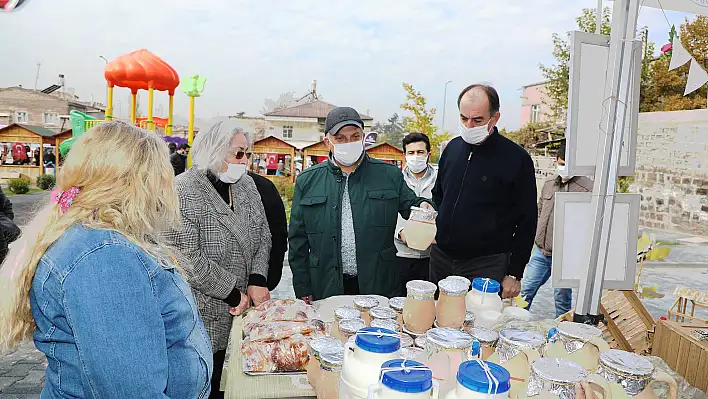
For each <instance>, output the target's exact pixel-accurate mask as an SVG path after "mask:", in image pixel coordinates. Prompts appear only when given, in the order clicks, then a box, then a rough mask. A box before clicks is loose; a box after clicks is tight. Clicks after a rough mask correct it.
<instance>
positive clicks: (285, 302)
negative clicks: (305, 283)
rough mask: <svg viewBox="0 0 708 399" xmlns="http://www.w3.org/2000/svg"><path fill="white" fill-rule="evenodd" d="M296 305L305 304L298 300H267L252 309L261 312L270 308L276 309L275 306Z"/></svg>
mask: <svg viewBox="0 0 708 399" xmlns="http://www.w3.org/2000/svg"><path fill="white" fill-rule="evenodd" d="M296 303H302V304H304V303H305V302H303V301H301V300H299V299H269V300H267V301H265V302H263V303H261V304H260V305H258V306H255V307H254V308H253V309H254V310H257V311H261V312H262V311H264V310H268V309H270V308H272V307H276V306H290V305H294V304H296Z"/></svg>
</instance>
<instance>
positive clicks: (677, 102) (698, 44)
mask: <svg viewBox="0 0 708 399" xmlns="http://www.w3.org/2000/svg"><path fill="white" fill-rule="evenodd" d="M679 38H680V39H681V44H682V45H683V47H684V48H685V49H686V51H688V52H689V54H691V55H692V56H693V58H695V59H696V61H698V62H699V63H700V64H701V65H702V66H703V68H708V17H706V16H702V15H701V16H698V17H696V19H694V20H692V21H689V20H688V19H686V20H685V22H684V23H683V24H682V25H681V28H680V34H679ZM670 61H671V58H670V57H660V58H657V59H655V60H653V62H652V63H651V66H650V68H649V70H650V74H649V77H648V79H647V81H646V83H644V82H643V83H644V84H643V85H642V102H641V103H640V111H642V112H652V111H678V110H686V109H702V108H706V95H707V94H708V88H706V86H703V87H701V88H700V89H698V90H696V91H694V92H693V93H691V94H689V95H688V96H684V95H683V93H684V90H685V88H686V82H687V80H688V70H689V67H690V63H687V64H686V65H683V66H681V67H679V68H676V69H674V70H673V71H669V63H670Z"/></svg>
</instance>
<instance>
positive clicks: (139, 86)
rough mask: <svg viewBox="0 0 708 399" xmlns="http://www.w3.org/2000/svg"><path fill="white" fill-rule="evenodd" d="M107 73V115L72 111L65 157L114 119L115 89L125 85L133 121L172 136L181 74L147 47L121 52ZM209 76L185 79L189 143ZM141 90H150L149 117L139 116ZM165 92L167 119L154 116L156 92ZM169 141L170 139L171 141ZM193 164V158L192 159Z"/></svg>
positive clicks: (62, 149) (63, 153) (63, 147)
mask: <svg viewBox="0 0 708 399" xmlns="http://www.w3.org/2000/svg"><path fill="white" fill-rule="evenodd" d="M104 76H105V78H106V82H107V85H108V90H107V99H106V101H107V106H106V117H105V119H104V120H99V119H96V118H94V117H92V116H90V115H87V114H84V113H82V112H78V111H72V112H71V113H70V115H69V120H70V123H71V128H72V138H71V139H69V140H66V141H65V142H63V143H62V145H61V148H60V149H59V151H60V153H61V154H62V156H66V153H68V152H69V150H70V149H71V146H72V145H73V143H74V142H75V141H76V140H77V139H78V138H79V137H81V135H82V134H83V133H84V132H86V131H87V130H89V129H91V128H92V127H94V126H96V125H98V124H100V123H103V122H106V121H110V120H113V119H114V114H113V88H114V87H123V88H127V89H130V92H131V104H130V123H131V124H133V125H135V126H138V127H141V128H143V129H146V130H149V131H152V132H155V131H157V128H161V129H162V130H163V131H164V135H165V137H171V136H172V129H173V124H172V122H173V120H172V118H173V116H174V94H175V90H176V89H177V86H179V85H180V80H179V75H178V74H177V71H175V70H174V69H173V68H172V67H171V66H170V65H169V64H167V63H166V62H165V61H164V60H162V59H161V58H160V57H158V56H157V55H155V54H153V53H152V52H150V51H148V50H146V49H140V50H137V51H133V52H131V53H128V54H125V55H122V56H120V57H118V58H116V59H114V60H113V61H111V62H108V63H107V64H106V67H105V70H104ZM205 82H206V78H204V77H201V76H199V75H193V76H190V77H189V78H187V79H185V81H184V82H182V90H183V91H184V93H185V94H186V95H187V96H188V97H189V133H188V138H187V143H188V144H189V145H192V142H193V140H194V99H195V98H196V97H199V96H200V93H201V92H202V91H204V83H205ZM139 90H147V91H148V114H147V116H146V117H141V118H139V117H137V94H138V91H139ZM155 90H157V91H165V92H167V94H168V95H169V110H168V115H167V118H160V117H155V116H153V103H154V92H155ZM168 141H170V140H168ZM190 164H191V159H190Z"/></svg>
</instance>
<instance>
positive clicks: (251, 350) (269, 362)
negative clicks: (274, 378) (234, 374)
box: [241, 340, 276, 373]
mask: <svg viewBox="0 0 708 399" xmlns="http://www.w3.org/2000/svg"><path fill="white" fill-rule="evenodd" d="M274 347H275V342H256V341H250V340H244V341H243V342H242V343H241V353H242V355H243V371H246V372H258V373H273V372H275V371H276V367H275V363H274V362H273V348H274Z"/></svg>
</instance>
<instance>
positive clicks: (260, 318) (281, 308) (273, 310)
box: [244, 301, 316, 324]
mask: <svg viewBox="0 0 708 399" xmlns="http://www.w3.org/2000/svg"><path fill="white" fill-rule="evenodd" d="M315 315H316V314H315V311H314V308H313V307H312V306H310V305H307V304H305V302H302V301H299V302H295V303H292V304H289V305H276V306H271V307H269V308H268V309H266V310H254V311H251V312H249V313H248V315H246V317H245V319H244V323H245V324H249V323H258V322H264V321H300V322H304V321H307V320H309V319H313V318H315Z"/></svg>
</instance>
